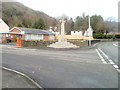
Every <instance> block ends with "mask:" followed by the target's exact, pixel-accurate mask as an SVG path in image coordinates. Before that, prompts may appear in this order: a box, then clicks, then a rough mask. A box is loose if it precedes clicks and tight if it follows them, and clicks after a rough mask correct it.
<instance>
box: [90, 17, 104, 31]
mask: <svg viewBox="0 0 120 90" xmlns="http://www.w3.org/2000/svg"><path fill="white" fill-rule="evenodd" d="M103 22H104V20H103V17H102V16H100V15H93V16H92V17H91V27H92V28H93V30H94V33H104V24H103Z"/></svg>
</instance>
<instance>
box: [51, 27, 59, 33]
mask: <svg viewBox="0 0 120 90" xmlns="http://www.w3.org/2000/svg"><path fill="white" fill-rule="evenodd" d="M49 31H50V32H52V33H54V34H55V35H59V34H60V32H59V31H58V29H57V27H55V28H54V29H53V28H52V27H50V29H49Z"/></svg>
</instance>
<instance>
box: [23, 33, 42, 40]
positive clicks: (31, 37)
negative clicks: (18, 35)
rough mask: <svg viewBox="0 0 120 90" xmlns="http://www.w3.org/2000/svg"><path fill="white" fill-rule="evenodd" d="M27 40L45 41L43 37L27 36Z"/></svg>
mask: <svg viewBox="0 0 120 90" xmlns="http://www.w3.org/2000/svg"><path fill="white" fill-rule="evenodd" d="M25 40H26V41H27V40H43V35H34V34H26V35H25Z"/></svg>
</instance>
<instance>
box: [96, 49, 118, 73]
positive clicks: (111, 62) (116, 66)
mask: <svg viewBox="0 0 120 90" xmlns="http://www.w3.org/2000/svg"><path fill="white" fill-rule="evenodd" d="M96 51H97V53H98V55H99V57H100V59H101V61H102V62H103V63H104V64H107V62H106V61H105V60H104V58H103V56H102V55H101V54H100V52H101V53H102V54H103V55H104V57H105V58H106V59H107V60H108V61H109V63H110V64H111V65H113V67H114V68H115V69H116V70H117V71H119V72H120V70H119V67H118V65H116V64H115V63H114V62H113V60H111V59H110V58H109V57H108V56H107V55H106V54H105V53H104V52H103V51H102V50H101V49H100V48H98V49H96ZM99 51H100V52H99Z"/></svg>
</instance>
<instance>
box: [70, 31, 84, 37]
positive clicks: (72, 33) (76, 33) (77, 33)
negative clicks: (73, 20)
mask: <svg viewBox="0 0 120 90" xmlns="http://www.w3.org/2000/svg"><path fill="white" fill-rule="evenodd" d="M71 35H80V36H82V35H83V32H82V31H71Z"/></svg>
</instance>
